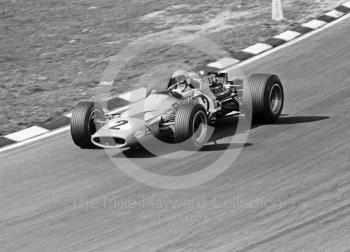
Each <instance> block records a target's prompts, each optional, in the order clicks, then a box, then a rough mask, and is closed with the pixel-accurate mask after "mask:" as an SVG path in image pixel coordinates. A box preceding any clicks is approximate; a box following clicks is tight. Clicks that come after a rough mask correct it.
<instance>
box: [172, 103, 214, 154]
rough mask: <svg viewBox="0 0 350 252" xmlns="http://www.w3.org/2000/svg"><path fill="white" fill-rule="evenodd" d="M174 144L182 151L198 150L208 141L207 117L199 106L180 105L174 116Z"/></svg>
mask: <svg viewBox="0 0 350 252" xmlns="http://www.w3.org/2000/svg"><path fill="white" fill-rule="evenodd" d="M174 137H175V142H176V143H179V144H180V147H181V149H184V150H199V149H201V148H202V147H203V145H204V144H205V143H206V141H207V140H208V117H207V112H206V110H205V109H204V107H203V106H202V105H200V104H184V105H181V106H180V107H179V108H178V110H177V112H176V115H175V123H174Z"/></svg>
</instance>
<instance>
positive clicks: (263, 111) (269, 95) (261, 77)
mask: <svg viewBox="0 0 350 252" xmlns="http://www.w3.org/2000/svg"><path fill="white" fill-rule="evenodd" d="M246 92H249V93H248V94H247V93H246ZM243 103H244V105H245V109H248V110H249V112H250V113H248V114H251V116H252V120H253V121H255V122H265V123H271V122H274V121H275V120H276V119H277V118H278V117H279V116H280V114H281V112H282V109H283V103H284V92H283V86H282V83H281V80H280V79H279V77H278V76H277V75H271V74H253V75H252V76H251V77H250V78H249V80H248V85H247V90H245V92H244V93H243Z"/></svg>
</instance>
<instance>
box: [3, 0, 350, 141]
mask: <svg viewBox="0 0 350 252" xmlns="http://www.w3.org/2000/svg"><path fill="white" fill-rule="evenodd" d="M348 13H350V1H348V2H346V3H344V4H342V5H340V6H338V7H336V8H335V9H334V10H332V11H328V12H326V13H325V14H323V15H321V16H319V17H318V18H316V19H313V20H311V21H309V22H307V23H304V24H302V25H299V26H297V27H293V28H291V29H290V30H287V31H285V32H283V33H281V34H279V35H276V36H274V37H272V38H269V39H267V40H266V41H264V42H260V43H257V44H255V45H252V46H249V47H247V48H245V49H243V50H240V51H236V52H233V53H232V58H230V59H227V58H223V59H220V60H218V61H216V62H212V63H209V64H208V65H207V66H205V68H206V69H221V70H224V69H225V68H227V67H230V66H233V65H235V64H238V63H240V62H242V61H245V60H247V59H250V58H252V57H254V56H257V55H259V54H261V53H264V52H266V51H268V50H271V49H273V48H275V47H278V46H280V45H283V44H285V43H287V42H289V41H292V40H294V39H296V38H298V37H300V36H301V35H304V34H307V33H309V32H312V31H315V30H317V29H319V28H321V27H323V26H325V25H326V24H328V23H331V22H334V21H335V20H337V19H339V18H341V17H342V16H344V15H346V14H348ZM144 95H145V89H144V88H141V89H138V90H135V91H132V92H127V93H124V94H120V95H118V96H117V97H112V98H110V99H109V100H107V101H106V103H105V104H104V105H105V107H106V108H107V109H108V110H111V109H113V108H116V107H120V106H122V107H121V108H120V111H123V110H125V109H127V107H128V106H127V104H129V103H130V102H135V101H137V100H139V99H141V98H142V97H143V96H144ZM70 118H71V113H70V114H66V115H63V116H60V117H57V118H55V119H54V120H52V121H50V122H47V123H39V124H38V125H35V126H31V127H29V128H26V129H23V130H21V131H17V132H14V133H11V134H8V135H6V136H0V148H1V147H4V146H7V145H11V144H14V143H18V142H22V141H25V140H28V139H30V138H33V137H37V136H39V135H43V134H46V133H48V132H50V131H53V130H57V129H59V128H62V127H65V126H68V125H69V123H70Z"/></svg>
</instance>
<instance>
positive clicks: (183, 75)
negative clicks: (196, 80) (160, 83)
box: [171, 70, 191, 85]
mask: <svg viewBox="0 0 350 252" xmlns="http://www.w3.org/2000/svg"><path fill="white" fill-rule="evenodd" d="M171 79H172V81H173V83H178V84H184V83H186V84H188V85H190V84H191V81H190V75H189V74H188V72H187V71H185V70H177V71H175V72H174V73H173V75H172V76H171Z"/></svg>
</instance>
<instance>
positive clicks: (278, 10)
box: [272, 0, 284, 21]
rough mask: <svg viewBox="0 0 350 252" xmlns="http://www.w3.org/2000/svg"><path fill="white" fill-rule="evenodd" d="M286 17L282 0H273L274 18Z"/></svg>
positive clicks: (279, 19)
mask: <svg viewBox="0 0 350 252" xmlns="http://www.w3.org/2000/svg"><path fill="white" fill-rule="evenodd" d="M283 19H284V15H283V3H282V0H272V20H275V21H281V20H283Z"/></svg>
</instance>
